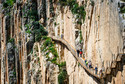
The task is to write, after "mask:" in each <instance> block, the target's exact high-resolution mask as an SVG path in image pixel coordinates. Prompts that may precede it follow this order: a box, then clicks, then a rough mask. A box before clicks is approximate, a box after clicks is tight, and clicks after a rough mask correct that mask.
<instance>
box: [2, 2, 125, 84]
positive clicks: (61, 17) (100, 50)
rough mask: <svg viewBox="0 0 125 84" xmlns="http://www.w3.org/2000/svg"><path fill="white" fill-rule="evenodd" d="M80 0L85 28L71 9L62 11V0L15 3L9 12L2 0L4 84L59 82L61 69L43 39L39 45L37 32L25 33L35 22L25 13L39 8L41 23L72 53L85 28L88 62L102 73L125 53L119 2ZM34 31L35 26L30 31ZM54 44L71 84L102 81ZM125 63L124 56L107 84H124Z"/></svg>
mask: <svg viewBox="0 0 125 84" xmlns="http://www.w3.org/2000/svg"><path fill="white" fill-rule="evenodd" d="M77 1H78V3H79V5H84V6H85V11H86V18H85V22H84V23H83V24H81V25H80V24H77V23H76V18H75V17H76V16H75V15H73V14H72V12H71V10H70V8H69V6H63V7H62V6H61V5H60V4H59V3H58V0H16V2H15V3H14V4H13V7H12V8H11V9H4V8H3V7H2V6H3V3H4V2H5V0H2V1H0V31H1V32H0V84H5V83H7V84H58V75H59V71H60V70H59V67H58V65H56V64H53V63H51V62H50V61H48V60H47V58H46V57H45V56H44V54H45V53H46V52H42V51H41V46H42V45H43V44H42V43H43V41H40V42H35V41H34V39H35V35H34V33H32V34H31V33H27V32H28V31H27V30H29V29H27V27H26V26H25V25H26V24H31V25H32V24H33V20H31V19H30V16H29V15H26V14H27V11H29V10H30V9H34V10H36V12H37V15H36V18H37V20H39V22H40V23H41V24H42V25H43V26H44V27H45V29H46V30H47V31H48V34H49V35H54V36H56V37H61V35H62V34H63V35H64V39H65V40H66V41H67V42H68V43H69V44H70V45H71V46H72V47H73V48H74V49H75V48H76V46H75V44H76V41H79V38H80V36H79V35H78V32H79V31H80V30H81V31H82V37H83V44H82V45H81V47H83V49H84V54H85V59H87V60H91V61H92V64H93V66H94V67H95V66H96V65H97V66H98V70H100V69H101V68H102V67H105V69H106V68H107V67H109V66H110V63H111V62H112V61H113V60H115V59H116V56H117V54H118V53H123V38H122V31H123V30H124V26H123V25H124V19H123V17H122V15H121V14H120V13H119V8H118V2H119V0H77ZM93 2H94V3H93ZM32 5H33V6H32ZM8 11H9V13H8ZM33 29H34V27H31V29H30V31H31V32H32V31H33ZM55 43H56V42H55ZM55 46H56V50H57V52H58V55H59V58H58V62H59V63H61V62H62V61H66V70H67V74H68V77H69V78H68V79H69V81H68V82H69V84H99V83H100V82H98V80H96V79H95V78H93V77H92V76H90V75H89V74H88V73H86V71H85V70H84V68H83V67H81V66H80V65H79V63H78V62H77V60H76V59H75V58H74V56H73V55H72V54H71V52H70V51H69V50H68V49H67V47H66V46H64V45H63V44H61V43H56V45H55ZM31 52H32V53H31ZM124 60H125V59H124V58H122V61H120V62H119V63H118V65H117V67H116V68H115V69H113V70H112V71H113V72H112V73H111V74H110V75H108V76H106V78H105V80H104V82H103V83H105V84H124V83H125V61H124Z"/></svg>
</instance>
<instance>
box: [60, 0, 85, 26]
mask: <svg viewBox="0 0 125 84" xmlns="http://www.w3.org/2000/svg"><path fill="white" fill-rule="evenodd" d="M59 3H60V4H61V5H62V6H66V5H67V6H69V8H70V9H71V12H72V13H73V14H75V15H77V18H76V19H82V20H83V22H84V20H85V16H86V12H85V9H84V6H79V5H78V2H77V1H76V0H60V1H59ZM77 23H78V24H81V23H82V22H81V21H78V22H77Z"/></svg>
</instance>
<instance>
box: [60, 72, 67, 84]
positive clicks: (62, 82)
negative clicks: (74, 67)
mask: <svg viewBox="0 0 125 84" xmlns="http://www.w3.org/2000/svg"><path fill="white" fill-rule="evenodd" d="M58 82H59V84H67V82H68V75H67V71H66V70H61V71H60V73H59V75H58Z"/></svg>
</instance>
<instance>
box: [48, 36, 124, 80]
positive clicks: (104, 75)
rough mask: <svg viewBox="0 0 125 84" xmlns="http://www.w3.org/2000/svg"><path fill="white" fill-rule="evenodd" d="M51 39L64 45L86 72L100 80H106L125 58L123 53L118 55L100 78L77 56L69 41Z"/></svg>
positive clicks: (52, 37) (53, 37)
mask: <svg viewBox="0 0 125 84" xmlns="http://www.w3.org/2000/svg"><path fill="white" fill-rule="evenodd" d="M49 37H50V38H51V39H52V40H54V41H58V42H61V43H63V44H64V45H65V46H66V47H67V48H68V49H69V50H70V52H71V53H72V54H73V56H74V57H75V58H76V59H77V61H78V62H79V63H80V64H81V66H82V67H83V68H84V69H85V71H86V72H88V73H89V74H90V75H91V76H93V77H95V78H98V79H102V78H105V77H106V74H110V73H111V69H112V68H115V67H116V64H117V62H118V61H121V58H122V56H123V55H124V56H125V54H123V53H120V54H118V55H117V57H116V60H113V61H112V62H111V64H110V66H109V67H107V68H106V70H105V72H104V73H103V76H99V75H98V74H95V72H94V69H92V68H91V69H89V68H88V67H87V66H86V64H85V62H84V60H83V59H82V58H80V57H78V56H77V52H76V50H75V48H74V47H73V46H71V45H70V44H69V42H68V41H66V40H65V39H63V38H60V37H55V36H49Z"/></svg>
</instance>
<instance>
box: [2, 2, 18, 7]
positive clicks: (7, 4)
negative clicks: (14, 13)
mask: <svg viewBox="0 0 125 84" xmlns="http://www.w3.org/2000/svg"><path fill="white" fill-rule="evenodd" d="M15 2H16V0H6V2H4V3H3V7H4V8H7V7H8V6H9V7H12V6H13V4H14V3H15Z"/></svg>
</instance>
